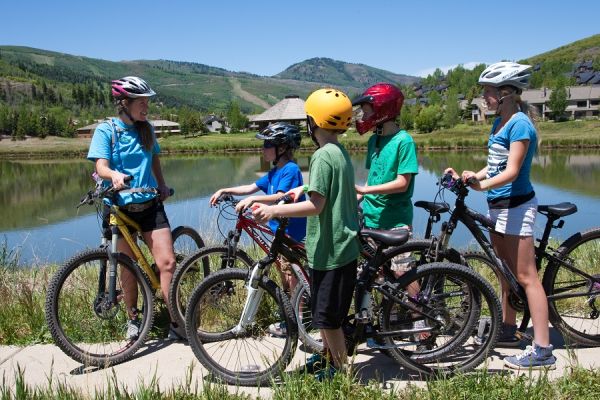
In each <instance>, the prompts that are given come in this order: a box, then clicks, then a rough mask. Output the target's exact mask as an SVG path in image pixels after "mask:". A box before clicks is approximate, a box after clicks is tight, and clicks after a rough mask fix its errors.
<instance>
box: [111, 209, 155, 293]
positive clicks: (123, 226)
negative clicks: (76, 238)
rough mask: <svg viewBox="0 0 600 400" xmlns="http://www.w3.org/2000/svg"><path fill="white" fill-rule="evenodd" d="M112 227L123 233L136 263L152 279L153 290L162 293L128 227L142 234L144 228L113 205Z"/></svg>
mask: <svg viewBox="0 0 600 400" xmlns="http://www.w3.org/2000/svg"><path fill="white" fill-rule="evenodd" d="M110 211H111V212H110V226H116V227H117V228H118V229H119V232H121V235H122V236H123V239H125V242H126V243H127V244H128V245H129V248H130V249H131V251H133V254H134V255H135V258H136V261H137V262H138V265H139V266H140V267H141V268H142V270H143V271H144V272H145V273H146V276H148V278H149V279H150V283H151V284H152V288H153V289H154V290H155V291H157V292H158V293H160V280H159V278H158V276H156V274H155V273H154V271H153V269H152V267H151V266H150V264H149V263H148V260H146V257H145V256H144V255H143V254H142V250H141V249H140V247H139V246H138V244H137V241H136V240H135V239H134V238H133V236H132V235H131V233H130V232H129V229H128V227H131V228H133V229H135V230H136V232H140V233H141V232H142V228H141V227H140V225H139V224H138V223H136V222H135V221H133V220H132V219H131V218H129V217H128V216H127V215H125V214H124V213H123V212H122V211H121V210H120V209H119V207H118V206H116V205H114V204H113V205H112V206H110Z"/></svg>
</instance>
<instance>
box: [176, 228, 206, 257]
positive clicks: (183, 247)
mask: <svg viewBox="0 0 600 400" xmlns="http://www.w3.org/2000/svg"><path fill="white" fill-rule="evenodd" d="M171 237H172V238H173V251H174V252H175V262H176V263H177V265H179V264H180V263H181V262H182V261H183V260H184V259H186V258H187V257H189V256H190V255H191V254H193V253H195V252H197V251H198V250H200V249H201V248H203V247H204V240H202V237H201V236H200V234H199V233H198V232H196V230H195V229H194V228H192V227H190V226H178V227H177V228H175V229H173V231H172V232H171Z"/></svg>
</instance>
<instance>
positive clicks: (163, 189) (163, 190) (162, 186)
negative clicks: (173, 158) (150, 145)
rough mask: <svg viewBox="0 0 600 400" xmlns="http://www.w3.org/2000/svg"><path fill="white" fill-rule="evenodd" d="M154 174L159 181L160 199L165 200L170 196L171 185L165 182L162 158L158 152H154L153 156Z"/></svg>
mask: <svg viewBox="0 0 600 400" xmlns="http://www.w3.org/2000/svg"><path fill="white" fill-rule="evenodd" d="M152 174H154V177H155V178H156V182H157V183H158V192H159V193H160V199H161V200H165V199H166V198H167V197H169V187H168V186H167V184H166V183H165V178H164V176H163V173H162V168H161V166H160V158H159V157H158V154H154V155H153V156H152Z"/></svg>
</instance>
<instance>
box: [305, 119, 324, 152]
mask: <svg viewBox="0 0 600 400" xmlns="http://www.w3.org/2000/svg"><path fill="white" fill-rule="evenodd" d="M315 129H316V128H313V126H312V123H311V117H309V116H307V117H306V130H307V131H308V134H309V135H310V138H311V140H312V141H313V143H314V144H315V145H317V148H320V147H321V145H320V144H319V141H318V140H317V137H316V136H315Z"/></svg>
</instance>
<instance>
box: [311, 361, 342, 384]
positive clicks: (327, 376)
mask: <svg viewBox="0 0 600 400" xmlns="http://www.w3.org/2000/svg"><path fill="white" fill-rule="evenodd" d="M336 373H337V369H335V367H334V366H333V365H331V364H329V365H328V366H326V367H325V368H323V369H321V370H320V371H318V372H317V373H315V379H316V380H317V381H319V382H323V381H329V380H331V379H333V377H334V376H335V374H336Z"/></svg>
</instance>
